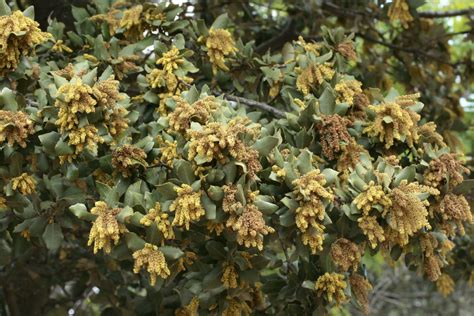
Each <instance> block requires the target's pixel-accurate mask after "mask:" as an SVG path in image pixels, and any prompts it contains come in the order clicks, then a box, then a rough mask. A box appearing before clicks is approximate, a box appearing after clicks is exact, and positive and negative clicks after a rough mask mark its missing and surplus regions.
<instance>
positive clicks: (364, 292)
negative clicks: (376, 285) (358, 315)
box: [349, 273, 372, 315]
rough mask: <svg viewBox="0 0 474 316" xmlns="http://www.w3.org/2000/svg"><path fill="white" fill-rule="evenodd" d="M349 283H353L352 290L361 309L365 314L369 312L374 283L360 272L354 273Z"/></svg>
mask: <svg viewBox="0 0 474 316" xmlns="http://www.w3.org/2000/svg"><path fill="white" fill-rule="evenodd" d="M349 284H350V285H351V292H352V294H353V295H354V297H355V299H356V301H357V303H359V306H360V309H361V310H362V312H363V313H364V314H365V315H368V314H369V293H370V291H371V290H372V285H371V284H370V282H369V280H367V279H366V278H364V277H363V276H362V275H360V274H357V273H355V274H352V275H351V276H350V277H349Z"/></svg>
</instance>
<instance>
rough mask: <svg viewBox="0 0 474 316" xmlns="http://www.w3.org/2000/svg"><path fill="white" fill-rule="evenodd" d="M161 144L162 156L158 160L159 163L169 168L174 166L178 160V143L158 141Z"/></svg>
mask: <svg viewBox="0 0 474 316" xmlns="http://www.w3.org/2000/svg"><path fill="white" fill-rule="evenodd" d="M158 143H159V144H160V147H159V149H160V155H159V158H158V159H157V162H160V163H162V164H164V165H167V166H168V167H172V166H173V162H174V160H175V159H176V158H178V152H177V146H178V143H177V142H176V141H169V140H165V141H163V140H161V139H159V140H158Z"/></svg>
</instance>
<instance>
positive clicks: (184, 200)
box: [170, 184, 206, 230]
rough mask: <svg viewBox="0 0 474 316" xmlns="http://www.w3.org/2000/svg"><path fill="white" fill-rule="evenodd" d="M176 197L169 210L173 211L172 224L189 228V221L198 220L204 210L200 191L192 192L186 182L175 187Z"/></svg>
mask: <svg viewBox="0 0 474 316" xmlns="http://www.w3.org/2000/svg"><path fill="white" fill-rule="evenodd" d="M175 191H176V193H177V194H178V197H177V198H176V199H175V200H174V201H173V203H171V206H170V211H171V212H175V216H174V219H173V223H172V225H173V226H184V227H185V228H186V230H189V226H190V224H191V222H193V221H198V220H199V219H200V218H201V217H202V216H203V215H204V214H205V213H206V212H205V210H204V208H203V206H202V204H201V191H199V192H193V189H192V188H191V186H189V185H187V184H183V185H181V187H178V188H175Z"/></svg>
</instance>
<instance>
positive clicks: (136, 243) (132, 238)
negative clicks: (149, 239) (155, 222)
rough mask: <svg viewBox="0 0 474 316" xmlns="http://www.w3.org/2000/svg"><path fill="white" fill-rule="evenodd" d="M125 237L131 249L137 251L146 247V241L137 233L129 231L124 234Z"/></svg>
mask: <svg viewBox="0 0 474 316" xmlns="http://www.w3.org/2000/svg"><path fill="white" fill-rule="evenodd" d="M124 237H125V243H126V244H127V247H128V249H130V250H131V251H137V250H140V249H143V247H145V241H144V240H143V239H141V238H140V237H139V236H138V235H137V234H135V233H132V232H127V233H125V234H124Z"/></svg>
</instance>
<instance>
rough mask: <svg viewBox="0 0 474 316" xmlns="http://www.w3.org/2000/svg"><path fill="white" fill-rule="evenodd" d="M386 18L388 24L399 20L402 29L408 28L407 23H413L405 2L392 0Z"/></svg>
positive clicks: (405, 0) (403, 0) (404, 0)
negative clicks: (388, 19) (387, 18)
mask: <svg viewBox="0 0 474 316" xmlns="http://www.w3.org/2000/svg"><path fill="white" fill-rule="evenodd" d="M388 17H389V18H390V22H394V21H397V20H399V21H400V22H401V23H402V25H403V27H405V28H408V23H409V22H411V21H413V16H412V15H411V14H410V6H409V5H408V3H407V0H394V1H393V2H392V4H391V5H390V8H389V9H388Z"/></svg>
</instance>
